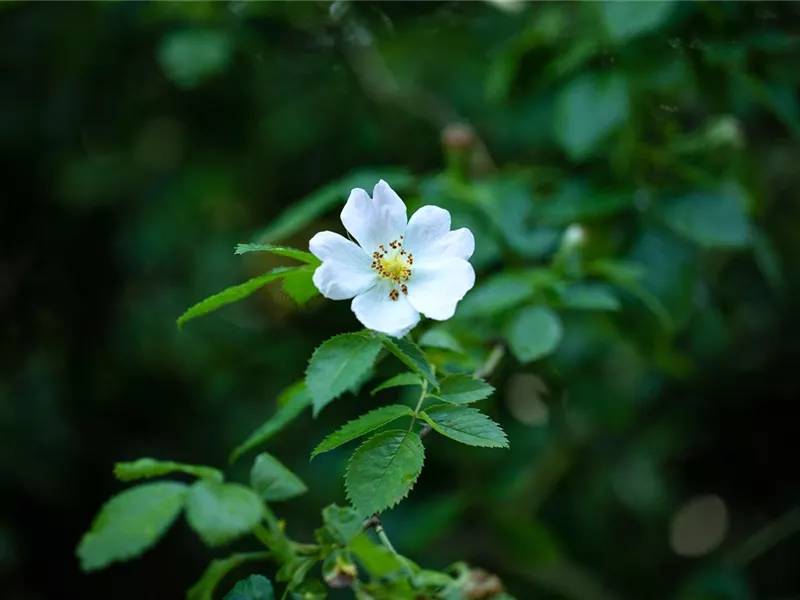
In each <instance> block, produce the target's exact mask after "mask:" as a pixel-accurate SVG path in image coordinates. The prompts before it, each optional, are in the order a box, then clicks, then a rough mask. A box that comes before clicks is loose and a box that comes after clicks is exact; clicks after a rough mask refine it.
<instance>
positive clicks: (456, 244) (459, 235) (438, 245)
mask: <svg viewBox="0 0 800 600" xmlns="http://www.w3.org/2000/svg"><path fill="white" fill-rule="evenodd" d="M473 252H475V236H474V235H472V232H471V231H470V230H469V229H467V228H466V227H462V228H461V229H456V230H455V231H450V232H448V233H447V235H445V236H444V237H442V238H440V239H439V240H437V241H436V242H434V243H433V245H432V246H430V248H429V249H428V253H429V255H430V256H431V257H433V258H436V259H442V258H462V259H464V260H468V259H469V257H470V256H472V253H473Z"/></svg>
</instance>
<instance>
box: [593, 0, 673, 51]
mask: <svg viewBox="0 0 800 600" xmlns="http://www.w3.org/2000/svg"><path fill="white" fill-rule="evenodd" d="M599 7H600V14H601V15H602V18H603V24H604V25H605V29H606V31H607V32H608V35H609V37H610V38H611V39H612V40H613V41H615V42H623V41H625V40H628V39H630V38H633V37H636V36H638V35H641V34H643V33H647V32H648V31H654V30H656V29H658V28H659V27H661V26H662V25H664V24H665V23H666V22H667V21H668V20H669V18H670V16H671V15H672V12H673V8H674V6H673V2H672V1H671V0H649V1H648V2H619V1H618V0H611V1H609V0H606V1H605V2H601V3H600V4H599Z"/></svg>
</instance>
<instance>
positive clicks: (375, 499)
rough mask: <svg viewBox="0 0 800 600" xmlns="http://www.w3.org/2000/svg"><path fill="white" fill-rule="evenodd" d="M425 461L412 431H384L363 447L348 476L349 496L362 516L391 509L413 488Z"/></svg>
mask: <svg viewBox="0 0 800 600" xmlns="http://www.w3.org/2000/svg"><path fill="white" fill-rule="evenodd" d="M424 459H425V448H424V447H423V446H422V440H420V439H419V436H418V435H417V434H416V433H414V432H413V431H402V430H390V431H382V432H380V433H377V434H375V435H374V436H372V437H371V438H369V439H368V440H367V441H366V442H364V443H363V444H361V445H360V446H359V447H358V448H357V449H356V451H355V453H354V454H353V456H352V457H351V458H350V462H349V463H348V464H347V473H346V474H345V487H346V488H347V497H348V498H349V499H350V502H352V504H353V506H354V507H355V508H356V510H358V511H359V512H360V513H361V514H362V515H373V514H375V513H377V512H382V511H384V510H386V509H387V508H391V507H392V506H394V505H395V504H397V503H398V502H400V500H402V499H403V498H405V497H406V495H407V494H408V492H409V491H410V490H411V488H412V487H414V483H415V482H416V481H417V477H419V474H420V472H421V471H422V463H423V461H424Z"/></svg>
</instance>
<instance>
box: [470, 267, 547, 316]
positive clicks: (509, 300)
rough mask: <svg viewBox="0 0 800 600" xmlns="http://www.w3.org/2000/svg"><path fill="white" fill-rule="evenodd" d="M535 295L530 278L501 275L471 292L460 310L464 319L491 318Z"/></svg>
mask: <svg viewBox="0 0 800 600" xmlns="http://www.w3.org/2000/svg"><path fill="white" fill-rule="evenodd" d="M532 294H533V287H532V285H531V283H530V281H529V280H528V278H527V277H526V276H525V275H524V274H521V273H501V274H500V275H496V276H494V277H492V278H490V279H489V280H488V281H485V282H484V283H482V284H481V285H480V286H478V287H477V288H476V289H475V290H473V291H472V292H470V293H469V294H468V295H467V297H466V298H464V300H463V301H462V302H461V305H460V306H459V308H458V316H459V317H463V318H474V317H489V316H493V315H496V314H497V313H500V312H502V311H504V310H508V309H509V308H513V307H515V306H518V305H519V304H522V303H523V302H525V301H526V300H527V299H528V298H530V297H531V295H532Z"/></svg>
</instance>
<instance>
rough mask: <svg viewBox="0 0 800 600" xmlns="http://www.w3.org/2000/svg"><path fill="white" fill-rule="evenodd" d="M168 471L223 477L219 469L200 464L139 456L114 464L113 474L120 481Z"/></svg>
mask: <svg viewBox="0 0 800 600" xmlns="http://www.w3.org/2000/svg"><path fill="white" fill-rule="evenodd" d="M169 473H186V474H188V475H194V476H195V477H200V478H202V479H213V480H215V481H222V480H223V478H224V476H223V474H222V471H220V470H219V469H214V468H212V467H206V466H202V465H186V464H183V463H177V462H172V461H170V460H156V459H154V458H140V459H139V460H135V461H133V462H123V463H117V464H116V465H115V466H114V475H115V476H116V478H117V479H119V480H120V481H133V480H135V479H148V478H150V477H161V476H162V475H168V474H169Z"/></svg>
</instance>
